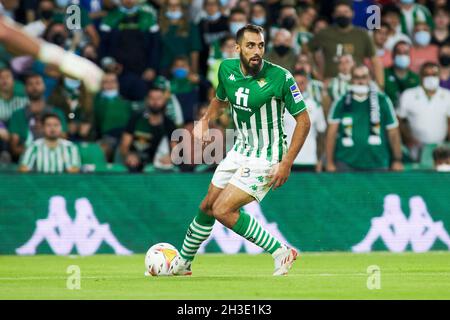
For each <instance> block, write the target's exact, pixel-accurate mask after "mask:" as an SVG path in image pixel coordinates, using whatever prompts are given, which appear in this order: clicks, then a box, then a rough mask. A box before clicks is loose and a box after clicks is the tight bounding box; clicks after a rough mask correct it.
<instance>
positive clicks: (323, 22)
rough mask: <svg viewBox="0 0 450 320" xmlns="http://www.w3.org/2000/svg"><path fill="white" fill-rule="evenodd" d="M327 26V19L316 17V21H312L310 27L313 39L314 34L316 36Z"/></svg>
mask: <svg viewBox="0 0 450 320" xmlns="http://www.w3.org/2000/svg"><path fill="white" fill-rule="evenodd" d="M328 26H329V22H328V19H327V18H325V17H321V16H319V17H317V18H316V20H314V22H313V25H312V33H313V37H314V35H315V34H318V33H319V32H320V31H321V30H324V29H326V28H327V27H328ZM310 40H311V39H310Z"/></svg>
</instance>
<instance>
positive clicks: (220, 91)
mask: <svg viewBox="0 0 450 320" xmlns="http://www.w3.org/2000/svg"><path fill="white" fill-rule="evenodd" d="M223 72H224V71H223V62H222V63H221V64H220V66H219V71H218V79H219V84H218V85H217V89H216V98H217V99H219V100H220V101H228V98H227V93H226V91H225V87H224V85H223Z"/></svg>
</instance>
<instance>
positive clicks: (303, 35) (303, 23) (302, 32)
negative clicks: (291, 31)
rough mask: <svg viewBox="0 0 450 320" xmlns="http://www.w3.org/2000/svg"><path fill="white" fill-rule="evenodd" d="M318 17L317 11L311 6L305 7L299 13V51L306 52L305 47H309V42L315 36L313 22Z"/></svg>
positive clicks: (297, 39)
mask: <svg viewBox="0 0 450 320" xmlns="http://www.w3.org/2000/svg"><path fill="white" fill-rule="evenodd" d="M316 17H317V10H316V9H315V8H314V7H313V6H311V5H305V6H303V7H302V8H301V9H300V10H299V13H298V19H299V26H298V28H297V30H298V32H297V38H296V41H297V45H298V51H299V52H302V51H305V49H304V48H305V47H306V46H307V45H308V42H309V41H310V40H311V39H312V38H313V34H312V32H311V30H312V26H313V22H314V20H315V19H316Z"/></svg>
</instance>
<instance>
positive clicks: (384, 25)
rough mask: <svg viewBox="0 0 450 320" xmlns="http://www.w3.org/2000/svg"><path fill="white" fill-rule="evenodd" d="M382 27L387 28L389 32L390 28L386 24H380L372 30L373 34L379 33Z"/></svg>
mask: <svg viewBox="0 0 450 320" xmlns="http://www.w3.org/2000/svg"><path fill="white" fill-rule="evenodd" d="M382 27H384V28H387V29H388V30H391V26H390V25H389V24H387V23H386V22H381V23H380V27H379V28H375V30H373V32H377V31H380V30H381V28H382Z"/></svg>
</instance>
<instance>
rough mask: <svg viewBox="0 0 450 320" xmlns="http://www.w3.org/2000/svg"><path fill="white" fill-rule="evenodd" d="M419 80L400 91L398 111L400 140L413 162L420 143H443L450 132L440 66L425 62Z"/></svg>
mask: <svg viewBox="0 0 450 320" xmlns="http://www.w3.org/2000/svg"><path fill="white" fill-rule="evenodd" d="M420 81H421V82H420V86H417V87H415V88H412V89H408V90H406V91H405V92H403V94H402V95H401V97H400V105H399V108H398V110H397V115H398V117H399V118H400V129H401V131H402V136H403V141H404V143H405V144H406V146H407V147H408V148H409V149H410V152H411V157H412V158H413V159H414V160H417V158H418V154H419V153H420V148H421V146H422V145H423V144H429V143H436V144H439V143H443V142H444V141H446V139H448V136H449V133H450V132H449V130H450V126H449V121H450V91H449V90H447V89H444V88H441V87H440V86H439V66H438V65H437V64H435V63H432V62H427V63H425V64H424V65H423V66H422V68H421V71H420Z"/></svg>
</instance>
